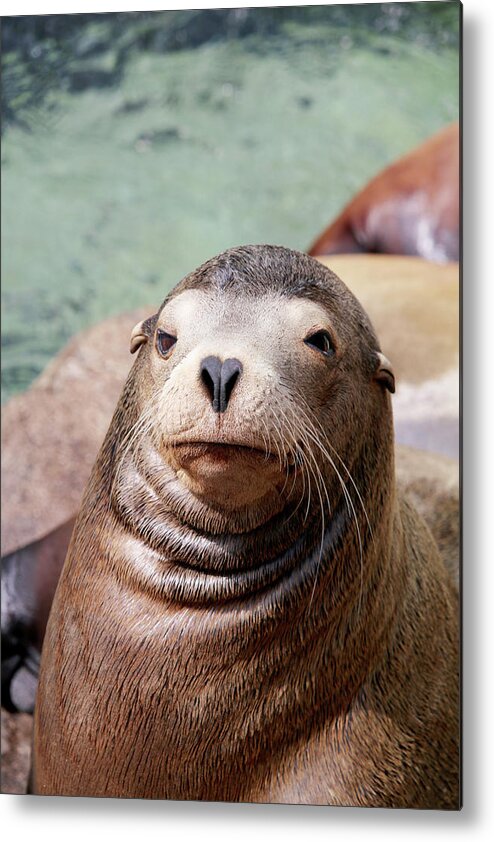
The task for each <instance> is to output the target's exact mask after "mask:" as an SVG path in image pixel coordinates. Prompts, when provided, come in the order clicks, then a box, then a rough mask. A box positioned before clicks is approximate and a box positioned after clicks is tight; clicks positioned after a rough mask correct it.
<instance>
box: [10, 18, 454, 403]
mask: <svg viewBox="0 0 494 842" xmlns="http://www.w3.org/2000/svg"><path fill="white" fill-rule="evenodd" d="M434 5H438V4H434ZM439 5H441V4H439ZM129 26H130V24H129ZM440 40H441V39H440ZM443 40H445V41H446V40H447V39H443ZM95 55H96V59H95V58H93V56H92V54H91V51H89V58H87V59H85V58H82V59H81V61H80V65H81V67H82V74H83V75H82V82H81V81H80V77H77V76H74V75H73V77H72V78H73V79H74V78H75V79H76V82H74V83H73V84H72V85H71V86H68V87H67V86H65V87H64V86H61V87H60V88H59V89H55V90H52V91H50V95H49V96H47V97H46V99H43V100H41V98H40V103H39V107H38V108H34V110H33V109H31V110H30V111H29V118H26V119H25V120H24V119H23V120H19V121H15V120H14V121H12V123H11V124H10V123H9V124H8V125H7V127H6V129H5V132H4V137H3V144H2V168H3V178H2V241H3V242H2V246H3V247H2V277H3V285H2V290H3V291H2V297H3V336H2V345H3V354H2V373H3V387H2V388H3V391H2V397H3V400H5V398H6V397H8V396H9V395H11V394H14V393H15V392H17V391H19V390H21V389H23V388H25V387H26V386H27V385H28V384H29V383H30V382H31V381H32V379H33V378H34V377H35V376H36V375H37V374H38V373H39V372H40V371H41V370H42V369H43V367H44V366H45V365H46V363H47V361H48V360H49V359H50V358H51V357H52V356H53V354H54V353H55V352H56V351H58V350H59V349H60V348H61V346H62V345H63V344H64V343H65V342H66V341H67V339H68V338H69V337H70V336H72V335H73V334H74V333H75V332H77V331H78V330H80V329H81V328H83V327H85V326H87V325H90V324H92V323H94V322H96V321H98V320H100V319H102V318H105V317H107V316H109V315H111V314H113V313H116V312H119V311H122V310H127V309H131V308H133V307H136V306H137V305H142V304H146V305H147V304H149V307H150V312H152V310H153V308H155V307H156V306H157V305H158V304H159V303H160V301H161V300H162V299H163V297H164V295H165V294H166V292H167V291H168V290H169V289H170V288H171V287H172V286H173V285H174V284H175V283H176V282H177V281H178V280H179V279H180V278H181V277H182V276H183V275H184V274H185V273H187V272H188V271H189V270H191V269H193V268H194V267H195V266H196V265H198V264H199V263H200V262H201V261H203V260H205V259H207V258H208V257H210V256H212V255H213V254H215V253H217V252H219V251H221V250H223V249H225V248H228V247H229V246H233V245H238V244H241V243H254V242H270V243H279V244H283V245H287V246H291V247H294V248H298V249H304V248H306V247H307V246H308V245H309V243H310V241H311V240H312V239H313V238H314V237H315V235H316V234H318V233H319V231H320V229H321V228H323V227H324V226H325V225H326V224H327V223H328V222H329V221H330V220H331V218H332V217H333V216H334V215H335V214H337V213H338V211H339V210H340V209H341V207H342V206H343V204H344V203H345V202H346V201H347V200H348V199H349V198H350V197H351V196H352V194H353V193H355V191H356V190H358V189H359V188H360V187H361V186H362V185H363V184H364V183H365V182H366V181H367V180H368V179H369V177H371V176H372V175H373V174H375V172H376V171H377V170H379V169H380V168H381V167H383V166H384V165H386V164H388V163H389V162H390V161H392V160H393V159H394V158H396V157H397V156H399V155H401V154H402V153H404V152H406V151H408V150H409V149H410V148H411V147H413V146H414V145H415V144H417V143H419V142H420V141H422V140H424V139H425V138H426V137H427V136H428V135H430V134H431V133H433V132H434V131H436V130H437V129H439V128H441V127H442V126H443V125H444V124H446V123H448V122H450V121H452V120H454V119H457V116H458V95H457V88H458V52H457V49H456V48H455V46H454V45H453V46H448V45H447V43H445V44H441V43H439V44H438V43H437V42H436V43H433V44H431V43H428V42H427V39H424V38H420V37H418V38H410V39H406V38H404V37H403V34H402V33H401V34H400V35H393V32H386V33H382V34H379V33H375V32H366V31H364V32H361V31H359V30H356V29H355V27H354V26H351V25H348V26H342V25H339V26H333V25H331V24H330V23H328V24H327V25H318V26H308V25H304V24H303V23H300V22H292V23H290V25H289V26H288V24H287V27H286V28H285V31H284V33H283V37H273V38H272V39H269V38H268V37H267V36H261V35H256V34H252V35H250V36H249V37H244V38H237V39H222V40H214V39H213V40H212V41H207V42H206V43H203V44H199V45H198V46H195V47H193V48H185V49H180V50H173V51H166V50H165V51H161V52H160V51H156V50H145V49H141V50H135V51H134V52H133V53H132V55H131V57H130V58H129V59H128V61H127V62H126V64H125V68H124V69H123V70H122V71H121V72H119V74H118V79H117V82H111V80H112V77H111V72H112V68H113V67H114V62H115V55H114V53H113V51H112V47H111V45H106V48H105V47H104V46H103V48H102V47H101V45H100V48H99V50H96V53H95ZM12 61H14V62H15V59H12ZM96 61H97V67H96V70H97V71H98V72H101V73H102V74H103V75H102V76H100V77H98V76H97V75H96V76H95V77H94V79H95V80H96V81H95V83H94V84H86V83H85V82H84V70H85V68H86V69H87V67H90V68H93V69H94V65H95V62H96ZM112 63H113V64H112ZM12 66H13V65H12ZM14 69H15V68H14ZM105 73H106V74H107V76H106V77H105ZM77 79H79V82H77ZM107 79H109V80H110V82H111V84H107V82H106V81H105V80H107ZM98 80H99V81H98ZM17 107H20V106H17Z"/></svg>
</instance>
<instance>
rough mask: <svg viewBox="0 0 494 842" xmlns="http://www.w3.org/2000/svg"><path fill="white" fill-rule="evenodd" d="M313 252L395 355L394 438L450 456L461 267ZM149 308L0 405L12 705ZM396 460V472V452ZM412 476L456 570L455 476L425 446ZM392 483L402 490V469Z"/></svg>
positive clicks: (30, 698)
mask: <svg viewBox="0 0 494 842" xmlns="http://www.w3.org/2000/svg"><path fill="white" fill-rule="evenodd" d="M319 259H320V260H322V262H323V263H324V262H325V263H326V264H327V265H328V266H329V267H330V268H332V269H333V270H334V271H335V272H336V274H337V275H339V277H341V278H344V280H345V283H346V285H347V286H349V287H350V289H351V290H352V292H353V293H354V294H355V295H356V297H357V298H358V299H359V301H360V302H361V303H362V304H363V306H364V309H365V310H366V311H367V313H368V314H369V316H370V318H371V321H372V323H373V325H374V327H375V329H376V331H377V334H378V336H379V338H380V340H381V344H382V348H383V350H384V352H385V353H386V354H387V355H388V356H390V357H391V359H392V360H393V367H394V370H395V373H396V375H397V390H396V393H395V395H394V396H393V415H394V428H395V438H396V441H397V442H405V443H407V444H408V445H413V446H414V447H416V448H420V449H424V448H426V449H427V450H429V451H434V452H436V453H437V452H438V453H444V454H445V455H448V456H455V457H457V455H458V447H459V417H458V415H459V396H458V385H459V372H458V325H459V283H458V265H457V264H455V263H449V264H442V265H439V264H437V263H432V262H430V261H426V260H423V259H421V258H417V257H400V256H394V255H376V254H353V255H337V256H333V257H332V258H330V259H328V258H319ZM397 278H399V281H400V282H399V283H397V282H396V281H397ZM148 312H149V311H148ZM145 315H146V312H145V311H143V310H137V311H134V312H132V313H129V314H125V315H120V316H117V317H112V318H110V319H107V320H105V321H104V322H102V323H101V324H99V325H97V326H95V327H93V328H91V329H89V330H85V331H83V332H82V333H80V334H78V335H77V336H75V337H74V338H73V339H71V341H70V342H69V343H68V345H67V346H66V347H65V348H64V349H63V350H62V351H61V352H60V353H59V354H57V356H56V357H55V358H54V359H53V360H52V362H51V363H50V365H49V366H48V368H47V369H46V371H45V372H44V373H43V374H42V375H41V377H39V378H38V379H37V380H36V381H35V383H34V384H33V386H32V387H31V388H30V389H29V390H28V391H27V392H25V393H24V394H22V395H19V396H16V397H15V398H13V399H12V400H11V401H10V402H9V403H8V404H7V405H6V406H5V407H4V408H3V422H4V423H3V427H2V453H3V455H4V471H3V473H2V486H3V496H2V512H3V518H2V550H3V552H5V550H7V552H8V554H7V555H6V556H3V557H2V588H3V591H2V698H3V699H4V703H5V704H6V705H7V706H8V707H9V709H10V710H24V711H26V710H27V711H31V710H32V709H33V707H34V694H35V689H36V683H37V662H38V658H39V648H40V645H41V643H42V640H43V636H44V628H45V623H46V618H47V609H48V608H49V606H50V604H51V601H52V599H53V595H54V592H55V586H56V583H57V579H58V575H59V573H60V571H61V568H62V564H63V561H64V559H65V555H66V552H67V548H68V542H69V539H70V534H71V521H72V520H73V518H74V517H75V515H76V514H77V511H78V508H79V506H80V501H81V498H82V493H83V490H84V487H85V485H86V484H87V480H88V478H89V473H90V469H91V467H92V464H93V463H94V460H95V459H96V456H97V453H98V450H99V448H100V446H101V443H102V441H103V438H104V434H105V432H106V429H107V428H108V424H109V423H110V419H111V415H112V413H113V409H114V406H115V403H116V401H117V399H118V394H119V392H120V391H121V388H122V386H123V383H124V382H125V378H126V375H127V373H128V369H129V367H130V361H131V359H132V358H131V356H130V355H129V354H128V348H127V346H128V335H129V333H130V331H131V329H132V327H133V325H134V324H135V323H136V322H139V321H141V320H142V319H143V318H144V316H145ZM33 442H34V444H35V446H33ZM59 442H60V444H58V443H59ZM396 458H397V467H398V468H399V467H400V460H401V454H400V450H399V449H398V451H397V454H396ZM405 464H406V466H409V465H410V464H411V462H410V459H409V458H408V459H406V463H405ZM437 467H438V471H439V473H438V476H437V477H436V474H435V472H436V468H437ZM417 472H418V476H417ZM457 473H458V470H457ZM413 475H414V495H413V496H414V501H415V503H416V505H417V507H418V509H419V512H420V513H421V514H422V516H424V517H425V520H426V522H427V523H428V525H429V527H430V528H431V531H432V534H433V536H434V538H435V539H436V541H437V542H438V545H439V549H440V552H441V553H442V554H443V556H444V558H445V560H446V561H447V563H448V564H452V565H453V566H455V568H456V570H457V568H458V546H456V548H455V547H454V546H453V544H454V536H455V535H456V536H457V522H458V490H457V485H458V478H457V479H456V489H454V488H453V487H452V486H451V483H450V482H449V480H448V482H447V483H446V485H445V487H442V485H443V483H442V480H443V478H444V476H445V475H444V471H443V470H442V465H441V462H440V460H433V459H430V458H428V457H427V454H421V453H416V454H415V456H414V471H413ZM399 479H400V480H402V479H403V480H404V485H405V488H406V487H407V477H406V475H403V472H400V471H399ZM417 495H418V496H417ZM419 498H420V499H419ZM63 515H65V516H66V517H67V521H65V523H64V522H63ZM57 524H60V525H57ZM445 535H447V536H448V540H445ZM36 536H40V537H38V538H37V539H36ZM20 541H23V542H24V543H23V544H20V545H19V543H20ZM34 577H35V579H36V587H34ZM4 580H6V581H5V582H4Z"/></svg>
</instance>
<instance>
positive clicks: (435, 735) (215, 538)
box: [33, 246, 458, 808]
mask: <svg viewBox="0 0 494 842" xmlns="http://www.w3.org/2000/svg"><path fill="white" fill-rule="evenodd" d="M139 347H140V351H139V356H138V358H137V360H136V363H135V365H134V366H133V368H132V371H131V373H130V375H129V378H128V380H127V383H126V386H125V388H124V391H123V393H122V396H121V399H120V402H119V404H118V406H117V409H116V411H115V414H114V417H113V420H112V424H111V426H110V430H109V432H108V434H107V437H106V439H105V442H104V444H103V447H102V450H101V452H100V455H99V457H98V460H97V462H96V465H95V468H94V470H93V472H92V475H91V479H90V482H89V485H88V488H87V490H86V493H85V496H84V500H83V503H82V508H81V512H80V514H79V516H78V519H77V523H76V527H75V530H74V535H73V538H72V542H71V546H70V549H69V554H68V557H67V561H66V563H65V565H64V570H63V572H62V577H61V579H60V582H59V586H58V589H57V594H56V597H55V602H54V606H53V609H52V612H51V615H50V620H49V623H48V628H47V635H46V639H45V645H44V650H43V658H42V669H41V676H40V686H39V690H38V699H37V706H36V717H35V721H36V725H35V741H34V751H35V754H34V767H33V769H34V776H33V782H34V791H35V792H38V793H45V794H48V793H51V794H56V793H64V794H81V795H117V796H136V797H153V798H160V797H161V798H195V799H212V800H214V799H220V800H252V801H290V802H297V803H298V802H300V803H331V804H361V805H373V806H415V807H418V806H420V807H436V808H438V807H445V808H455V807H457V806H458V680H457V667H458V664H457V604H456V595H455V589H454V587H453V585H452V583H451V581H450V579H449V577H448V575H447V573H446V570H445V567H444V565H443V563H442V562H441V559H440V557H439V554H438V551H437V548H436V547H435V545H434V543H433V541H432V538H431V536H430V533H429V531H428V529H427V528H426V526H425V524H424V523H423V522H422V521H421V519H420V518H419V517H418V515H417V514H416V513H415V512H414V511H413V509H412V508H411V507H410V506H409V505H407V504H405V503H403V502H400V501H399V499H398V498H397V496H396V493H395V483H394V460H393V432H392V417H391V407H390V400H389V395H388V391H394V376H393V372H392V368H391V366H390V364H389V362H388V360H387V359H386V358H385V357H384V355H383V354H382V353H381V351H380V348H379V345H378V342H377V339H376V336H375V334H374V331H373V329H372V327H371V325H370V322H369V320H368V318H367V317H366V315H365V313H364V311H363V310H362V308H361V307H360V305H359V304H358V302H357V301H356V300H355V298H354V297H353V296H352V295H351V293H350V292H349V291H348V290H347V288H346V287H345V286H344V284H342V283H341V281H339V279H338V278H337V277H336V276H335V275H334V274H333V273H331V272H329V271H328V270H327V269H325V268H324V267H323V266H321V265H320V264H318V263H317V262H315V261H313V260H312V259H311V258H309V257H307V256H304V255H301V254H299V253H296V252H291V251H289V250H287V249H282V248H279V247H269V246H258V247H254V246H252V247H244V248H239V249H234V250H230V251H229V252H226V253H224V254H223V255H221V256H219V257H218V258H215V259H213V260H212V261H209V262H208V263H207V264H205V265H204V266H202V267H200V268H199V269H198V270H196V272H194V273H192V274H191V275H190V276H188V277H187V278H186V279H184V281H182V282H181V284H179V286H178V287H177V288H176V289H175V291H174V292H173V293H172V294H171V296H169V297H168V299H167V300H166V301H165V303H164V305H163V307H162V308H161V309H160V311H159V312H158V314H157V315H156V316H154V317H152V318H150V319H148V320H146V321H145V322H144V323H140V324H139V325H138V326H137V327H136V330H135V331H134V333H133V336H132V348H133V350H137V349H138V348H139ZM109 677H111V679H110V678H109Z"/></svg>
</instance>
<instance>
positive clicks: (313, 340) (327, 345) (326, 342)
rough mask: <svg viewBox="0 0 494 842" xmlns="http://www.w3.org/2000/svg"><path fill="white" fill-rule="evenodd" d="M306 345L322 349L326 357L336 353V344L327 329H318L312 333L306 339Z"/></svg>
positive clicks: (317, 349)
mask: <svg viewBox="0 0 494 842" xmlns="http://www.w3.org/2000/svg"><path fill="white" fill-rule="evenodd" d="M304 342H305V344H306V345H309V346H310V347H311V348H315V349H316V351H320V352H321V354H324V356H325V357H331V356H332V355H333V354H334V345H333V343H332V341H331V337H330V335H329V333H328V332H327V330H318V331H316V333H312V334H311V335H310V336H308V337H307V339H304Z"/></svg>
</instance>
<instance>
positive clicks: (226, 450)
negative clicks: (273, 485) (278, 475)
mask: <svg viewBox="0 0 494 842" xmlns="http://www.w3.org/2000/svg"><path fill="white" fill-rule="evenodd" d="M170 446H171V447H172V448H173V450H174V451H175V452H178V453H180V452H184V453H186V454H187V456H188V457H189V458H200V457H201V456H204V457H207V458H209V459H211V460H213V461H217V462H225V461H229V460H231V459H236V458H240V459H242V458H246V457H253V458H255V459H261V460H263V461H265V462H279V461H280V454H279V453H273V452H272V451H270V450H267V449H266V448H264V447H261V446H260V445H254V444H246V443H243V442H233V441H199V440H194V441H183V440H182V441H179V442H171V443H170ZM293 461H294V460H289V464H290V463H292V462H293Z"/></svg>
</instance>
